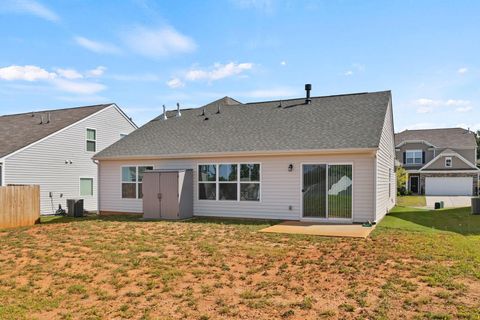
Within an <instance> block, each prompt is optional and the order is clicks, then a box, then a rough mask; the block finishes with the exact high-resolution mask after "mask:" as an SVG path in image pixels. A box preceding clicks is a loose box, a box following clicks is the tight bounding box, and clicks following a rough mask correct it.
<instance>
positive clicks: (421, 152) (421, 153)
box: [405, 149, 423, 166]
mask: <svg viewBox="0 0 480 320" xmlns="http://www.w3.org/2000/svg"><path fill="white" fill-rule="evenodd" d="M417 152H418V153H420V162H418V163H417V162H415V159H417V158H416V157H415V153H417ZM409 153H413V154H414V157H413V158H412V159H414V162H412V163H408V154H409ZM420 164H423V150H420V149H418V150H405V165H407V166H408V165H410V166H414V165H420Z"/></svg>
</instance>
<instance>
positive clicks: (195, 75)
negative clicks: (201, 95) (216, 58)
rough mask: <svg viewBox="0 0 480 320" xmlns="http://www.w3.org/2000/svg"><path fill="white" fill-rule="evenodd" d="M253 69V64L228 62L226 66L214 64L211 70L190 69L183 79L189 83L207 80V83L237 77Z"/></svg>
mask: <svg viewBox="0 0 480 320" xmlns="http://www.w3.org/2000/svg"><path fill="white" fill-rule="evenodd" d="M252 68H253V63H250V62H246V63H238V64H237V63H234V62H230V63H227V64H221V63H215V64H214V65H213V68H209V69H207V70H205V69H200V68H196V69H190V70H189V71H188V72H187V73H186V75H185V79H186V80H189V81H197V80H207V81H215V80H219V79H223V78H227V77H231V76H234V75H238V74H240V73H242V72H245V71H247V70H250V69H252Z"/></svg>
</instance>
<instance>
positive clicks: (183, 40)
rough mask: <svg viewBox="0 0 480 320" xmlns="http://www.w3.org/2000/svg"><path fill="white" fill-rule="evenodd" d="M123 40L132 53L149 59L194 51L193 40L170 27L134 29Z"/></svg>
mask: <svg viewBox="0 0 480 320" xmlns="http://www.w3.org/2000/svg"><path fill="white" fill-rule="evenodd" d="M123 40H124V41H125V43H126V45H127V46H128V47H129V48H130V49H131V50H132V51H133V52H136V53H138V54H141V55H143V56H146V57H150V58H160V57H166V56H169V55H172V54H178V53H188V52H192V51H194V50H195V49H196V44H195V41H193V39H191V38H190V37H188V36H186V35H183V34H181V33H180V32H178V31H177V30H175V29H174V28H173V27H170V26H166V27H162V28H157V29H148V28H145V27H135V28H134V29H133V30H131V31H130V32H127V33H126V34H125V35H124V36H123Z"/></svg>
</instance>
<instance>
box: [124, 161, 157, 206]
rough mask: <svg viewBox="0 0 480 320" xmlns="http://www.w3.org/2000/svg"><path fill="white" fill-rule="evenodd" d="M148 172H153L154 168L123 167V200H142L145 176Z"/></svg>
mask: <svg viewBox="0 0 480 320" xmlns="http://www.w3.org/2000/svg"><path fill="white" fill-rule="evenodd" d="M146 170H153V166H130V167H122V198H123V199H141V198H142V197H143V193H142V181H143V175H144V173H145V171H146Z"/></svg>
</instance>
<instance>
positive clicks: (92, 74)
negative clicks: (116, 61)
mask: <svg viewBox="0 0 480 320" xmlns="http://www.w3.org/2000/svg"><path fill="white" fill-rule="evenodd" d="M106 70H107V68H106V67H104V66H98V67H96V68H95V69H92V70H88V71H87V72H86V76H87V77H91V78H96V77H101V76H102V75H103V74H104V73H105V71H106Z"/></svg>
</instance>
